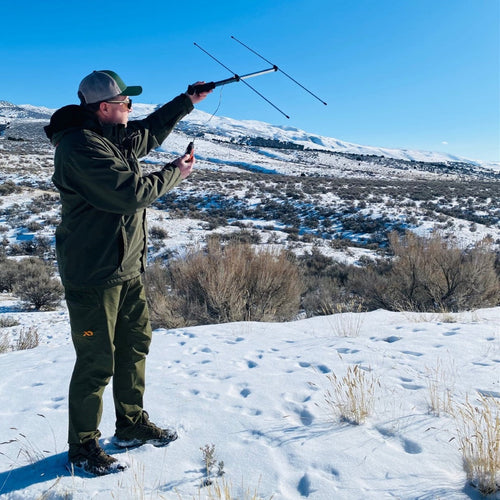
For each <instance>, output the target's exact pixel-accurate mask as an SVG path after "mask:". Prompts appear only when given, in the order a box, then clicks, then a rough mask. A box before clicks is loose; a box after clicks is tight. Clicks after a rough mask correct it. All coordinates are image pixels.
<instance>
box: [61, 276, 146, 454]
mask: <svg viewBox="0 0 500 500" xmlns="http://www.w3.org/2000/svg"><path fill="white" fill-rule="evenodd" d="M65 292H66V302H67V304H68V311H69V317H70V323H71V337H72V340H73V345H74V347H75V351H76V362H75V367H74V370H73V375H72V377H71V382H70V386H69V430H68V442H69V444H70V449H71V445H73V446H75V445H78V444H80V443H83V442H85V441H87V440H89V439H95V438H99V437H100V435H101V434H100V432H99V429H98V427H99V423H100V421H101V416H102V395H103V392H104V388H105V387H106V385H107V384H108V383H109V381H110V379H111V377H113V398H114V403H115V412H116V426H117V428H122V427H127V426H130V425H133V424H135V423H136V422H137V421H138V419H139V418H140V416H141V414H142V409H143V394H144V384H145V368H146V355H147V354H148V351H149V346H150V343H151V334H152V332H151V326H150V323H149V314H148V307H147V303H146V295H145V291H144V286H143V284H142V280H141V278H140V277H138V278H134V279H132V280H130V281H127V282H125V283H122V284H120V285H117V286H114V287H111V288H91V289H85V290H75V289H68V288H66V290H65Z"/></svg>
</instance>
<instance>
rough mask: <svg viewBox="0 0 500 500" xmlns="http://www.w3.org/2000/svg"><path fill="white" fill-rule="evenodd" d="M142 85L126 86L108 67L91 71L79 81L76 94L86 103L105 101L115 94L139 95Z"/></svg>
mask: <svg viewBox="0 0 500 500" xmlns="http://www.w3.org/2000/svg"><path fill="white" fill-rule="evenodd" d="M141 93H142V87H140V86H138V85H135V86H132V87H127V86H126V85H125V83H124V82H123V80H122V79H121V78H120V77H119V76H118V75H117V74H116V73H115V72H114V71H110V70H108V69H103V70H100V71H93V72H92V73H90V75H87V76H86V77H85V78H84V79H83V80H82V81H81V83H80V87H79V88H78V95H79V96H80V95H81V96H83V98H84V99H85V103H86V104H92V103H95V102H101V101H105V100H107V99H111V98H113V97H116V96H117V95H127V96H132V95H139V94H141Z"/></svg>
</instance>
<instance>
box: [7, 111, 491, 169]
mask: <svg viewBox="0 0 500 500" xmlns="http://www.w3.org/2000/svg"><path fill="white" fill-rule="evenodd" d="M155 108H156V106H155V105H148V104H141V103H134V107H133V111H132V118H141V117H143V116H146V115H148V114H149V113H151V112H152V111H153V110H154V109H155ZM53 111H55V110H51V109H48V108H44V107H36V106H31V105H25V104H23V105H13V104H10V103H8V102H6V101H0V119H3V120H4V121H5V120H30V119H33V120H43V119H47V120H49V119H50V115H51V114H52V113H53ZM178 129H179V130H181V131H182V132H184V133H186V134H188V135H190V136H195V137H196V136H200V135H201V136H203V137H206V138H208V139H209V140H210V139H213V138H214V137H215V138H216V139H217V140H218V141H222V142H235V143H243V144H245V143H250V144H253V145H258V144H259V141H257V140H256V139H261V141H260V144H261V145H262V146H265V145H266V140H267V141H269V142H268V143H267V145H269V146H271V147H273V146H274V147H276V146H277V147H279V148H280V149H289V148H290V146H292V147H293V148H294V149H296V150H298V151H302V150H304V149H305V150H310V151H315V152H324V153H344V154H348V155H353V156H355V157H358V156H366V157H384V158H388V159H395V160H403V161H407V162H424V163H444V164H450V163H451V164H456V166H459V165H462V164H466V165H469V166H477V167H481V168H486V169H491V170H493V171H497V170H498V171H500V164H496V163H485V162H480V161H475V160H470V159H466V158H460V157H456V156H453V155H449V154H446V153H439V152H430V151H411V150H404V149H395V148H386V147H377V146H363V145H359V144H353V143H349V142H345V141H342V140H339V139H335V138H331V137H324V136H320V135H316V134H309V133H308V132H306V131H303V130H299V129H297V128H294V127H280V126H274V125H270V124H268V123H265V122H260V121H256V120H234V119H232V118H226V117H220V116H211V115H209V114H208V113H205V112H203V111H199V110H196V109H195V110H194V111H193V112H192V113H191V114H190V115H188V116H187V117H185V118H184V119H183V120H182V122H181V123H180V124H179V127H178ZM264 155H265V153H264ZM281 156H283V155H281ZM278 157H279V156H278Z"/></svg>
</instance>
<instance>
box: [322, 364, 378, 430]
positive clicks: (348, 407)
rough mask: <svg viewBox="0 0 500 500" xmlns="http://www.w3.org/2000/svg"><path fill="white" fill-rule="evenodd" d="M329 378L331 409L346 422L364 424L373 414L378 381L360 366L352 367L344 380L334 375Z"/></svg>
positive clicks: (326, 396)
mask: <svg viewBox="0 0 500 500" xmlns="http://www.w3.org/2000/svg"><path fill="white" fill-rule="evenodd" d="M327 378H328V380H329V381H330V384H331V388H330V389H328V390H327V391H326V393H325V401H326V403H327V405H328V406H329V408H330V409H331V410H333V412H334V413H335V414H336V415H337V414H338V415H340V418H341V420H343V421H345V422H349V423H351V424H356V425H360V424H362V423H363V422H364V421H365V420H366V418H367V417H368V416H370V415H371V414H372V412H373V407H374V403H375V390H376V387H377V386H380V383H379V381H378V379H376V378H375V377H374V376H373V374H371V373H370V372H367V371H365V370H364V369H363V368H361V366H360V365H354V366H350V367H349V368H348V369H347V373H346V374H345V375H344V376H343V377H342V378H339V377H337V375H335V374H334V373H332V374H329V375H327Z"/></svg>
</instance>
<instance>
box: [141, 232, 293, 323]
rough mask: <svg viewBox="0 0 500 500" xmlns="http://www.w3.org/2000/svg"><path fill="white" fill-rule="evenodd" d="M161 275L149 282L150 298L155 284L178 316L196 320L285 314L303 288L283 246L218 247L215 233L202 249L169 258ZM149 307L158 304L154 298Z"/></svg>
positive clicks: (286, 316)
mask: <svg viewBox="0 0 500 500" xmlns="http://www.w3.org/2000/svg"><path fill="white" fill-rule="evenodd" d="M163 280H164V283H161V279H158V278H157V279H156V280H155V281H153V283H150V285H148V287H149V290H148V295H150V302H152V301H151V294H150V292H152V296H153V298H154V297H156V298H158V296H159V294H158V291H159V290H160V291H161V294H160V296H165V295H166V294H167V293H168V291H170V293H171V294H172V295H173V299H171V300H173V301H174V304H175V305H176V306H177V307H178V308H179V309H178V311H179V315H180V317H183V318H185V321H186V322H187V323H196V324H201V323H207V322H210V323H213V322H216V323H225V322H230V321H284V320H288V319H291V318H293V317H294V316H295V315H296V314H297V312H298V308H299V302H300V293H301V290H302V285H301V280H300V275H299V271H298V268H297V266H296V265H294V264H293V263H292V262H291V261H290V260H289V259H288V257H287V254H286V253H285V252H283V251H281V252H272V251H259V252H257V251H255V250H254V249H253V248H252V247H251V246H249V245H240V244H230V245H228V246H226V247H223V246H222V245H221V243H220V242H219V241H217V240H216V239H210V240H209V242H208V244H207V248H206V249H205V250H191V251H190V252H189V253H188V254H187V255H186V257H185V258H182V259H181V258H179V259H176V260H174V261H172V262H171V263H170V264H169V266H168V269H167V270H166V271H165V273H164V277H163ZM149 281H151V280H149ZM166 302H167V303H168V302H169V300H168V299H167V300H166ZM150 307H151V309H152V310H153V311H154V310H157V309H158V308H159V306H158V304H155V303H151V306H150ZM164 326H168V325H164Z"/></svg>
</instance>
